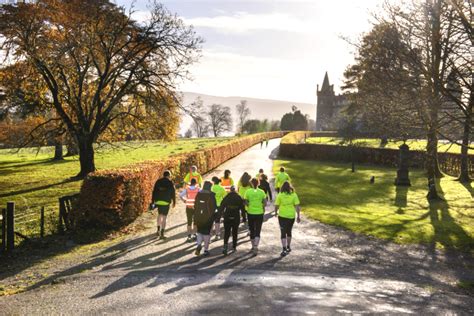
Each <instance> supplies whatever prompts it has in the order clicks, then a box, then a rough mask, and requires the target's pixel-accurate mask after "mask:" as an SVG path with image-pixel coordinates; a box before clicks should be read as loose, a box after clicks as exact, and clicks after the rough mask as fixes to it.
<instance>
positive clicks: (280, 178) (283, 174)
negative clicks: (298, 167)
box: [275, 167, 291, 192]
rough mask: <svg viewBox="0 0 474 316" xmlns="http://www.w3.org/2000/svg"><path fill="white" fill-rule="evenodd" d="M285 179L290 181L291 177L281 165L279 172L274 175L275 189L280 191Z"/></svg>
mask: <svg viewBox="0 0 474 316" xmlns="http://www.w3.org/2000/svg"><path fill="white" fill-rule="evenodd" d="M285 181H288V182H291V178H290V176H289V175H288V173H286V172H285V168H284V167H281V168H280V172H278V173H277V175H276V176H275V191H277V192H280V188H281V186H282V185H283V183H284V182H285Z"/></svg>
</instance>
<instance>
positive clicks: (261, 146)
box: [260, 139, 263, 149]
mask: <svg viewBox="0 0 474 316" xmlns="http://www.w3.org/2000/svg"><path fill="white" fill-rule="evenodd" d="M262 148H263V139H262V140H261V141H260V149H262Z"/></svg>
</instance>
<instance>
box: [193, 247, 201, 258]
mask: <svg viewBox="0 0 474 316" xmlns="http://www.w3.org/2000/svg"><path fill="white" fill-rule="evenodd" d="M201 249H202V246H201V245H198V246H197V247H196V251H195V252H194V254H195V255H196V256H199V255H200V254H201Z"/></svg>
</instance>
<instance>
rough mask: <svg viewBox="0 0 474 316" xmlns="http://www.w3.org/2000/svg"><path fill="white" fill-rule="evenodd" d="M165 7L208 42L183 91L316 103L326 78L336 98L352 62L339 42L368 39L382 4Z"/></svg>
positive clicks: (342, 1)
mask: <svg viewBox="0 0 474 316" xmlns="http://www.w3.org/2000/svg"><path fill="white" fill-rule="evenodd" d="M117 2H118V4H121V5H125V6H129V5H130V3H131V1H127V0H117ZM147 3H148V1H146V0H138V1H135V8H136V9H137V10H143V11H146V6H147ZM162 3H164V4H165V6H166V7H167V8H168V9H169V10H170V11H172V12H174V13H177V14H178V15H179V16H181V17H182V18H183V19H184V20H185V21H186V22H187V23H188V24H192V25H193V26H194V27H195V29H196V31H197V33H198V34H199V35H200V36H202V37H203V38H204V39H205V43H204V45H203V57H202V59H201V60H200V62H199V63H198V64H196V65H195V66H193V67H192V68H191V71H192V73H193V77H194V80H193V81H190V82H186V83H183V84H182V85H181V90H183V91H192V92H199V93H205V94H211V95H218V96H245V97H257V98H268V99H278V100H290V101H298V102H307V103H316V84H320V85H321V83H322V80H323V76H324V73H325V71H328V72H329V79H330V81H331V83H334V84H335V87H336V90H338V88H339V86H340V85H341V80H342V73H343V71H344V69H345V67H346V66H347V65H348V64H350V63H351V62H352V60H353V57H352V56H353V55H352V53H353V48H352V47H351V45H349V44H348V43H347V42H345V41H344V40H343V39H341V37H348V38H350V39H356V38H358V37H359V35H360V33H361V32H365V31H368V30H369V29H370V22H369V20H370V19H371V14H370V12H372V11H374V10H377V8H379V7H380V5H381V3H382V0H358V1H355V0H313V1H298V0H287V1H271V0H253V1H249V0H248V1H247V0H241V1H238V0H233V1H230V0H214V1H209V0H208V1H204V0H174V1H162ZM141 14H143V13H141Z"/></svg>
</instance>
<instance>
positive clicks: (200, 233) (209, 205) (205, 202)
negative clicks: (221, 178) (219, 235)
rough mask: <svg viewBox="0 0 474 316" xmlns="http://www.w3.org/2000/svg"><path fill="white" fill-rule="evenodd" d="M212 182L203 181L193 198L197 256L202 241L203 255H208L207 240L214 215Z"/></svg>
mask: <svg viewBox="0 0 474 316" xmlns="http://www.w3.org/2000/svg"><path fill="white" fill-rule="evenodd" d="M211 187H212V183H211V182H209V181H205V182H204V185H203V186H202V190H201V191H199V193H198V194H197V195H196V199H195V200H194V223H195V224H196V227H197V240H196V245H197V247H196V251H195V255H196V256H199V254H200V253H201V249H202V245H201V244H202V242H203V241H204V256H208V255H209V242H210V240H211V228H212V224H213V223H214V220H215V216H216V209H217V203H216V195H215V194H214V192H211Z"/></svg>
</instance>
